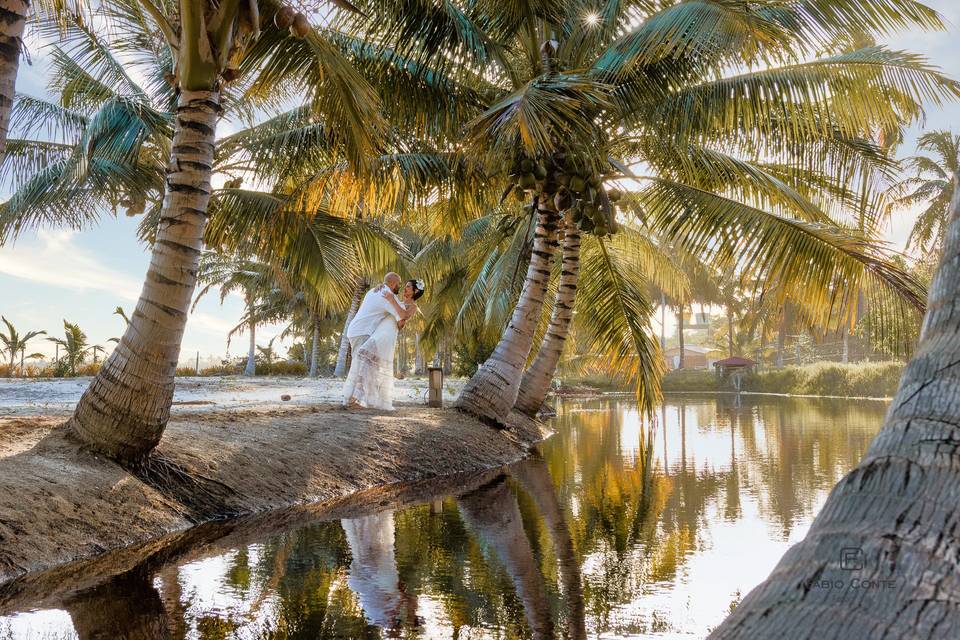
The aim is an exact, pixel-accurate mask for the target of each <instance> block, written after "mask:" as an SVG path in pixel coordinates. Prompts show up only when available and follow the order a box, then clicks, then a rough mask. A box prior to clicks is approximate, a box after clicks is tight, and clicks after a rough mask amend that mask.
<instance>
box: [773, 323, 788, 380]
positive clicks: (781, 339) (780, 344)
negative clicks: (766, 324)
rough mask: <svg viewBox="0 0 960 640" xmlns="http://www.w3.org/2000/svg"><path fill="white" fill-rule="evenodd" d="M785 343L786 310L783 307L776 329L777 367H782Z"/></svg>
mask: <svg viewBox="0 0 960 640" xmlns="http://www.w3.org/2000/svg"><path fill="white" fill-rule="evenodd" d="M786 345H787V310H786V308H784V310H783V316H782V317H781V318H780V327H779V328H778V329H777V361H776V363H775V365H776V367H777V369H783V350H784V349H785V348H786Z"/></svg>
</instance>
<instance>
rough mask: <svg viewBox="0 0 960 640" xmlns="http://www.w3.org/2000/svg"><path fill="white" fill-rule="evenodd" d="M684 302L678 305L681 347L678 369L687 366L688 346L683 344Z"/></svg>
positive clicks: (678, 327) (678, 332)
mask: <svg viewBox="0 0 960 640" xmlns="http://www.w3.org/2000/svg"><path fill="white" fill-rule="evenodd" d="M684 306H685V305H684V304H683V303H682V302H681V303H680V306H679V307H677V343H678V345H679V347H680V363H679V365H678V366H677V369H683V368H684V367H685V366H687V358H686V347H684V344H683V309H684Z"/></svg>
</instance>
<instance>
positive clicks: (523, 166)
mask: <svg viewBox="0 0 960 640" xmlns="http://www.w3.org/2000/svg"><path fill="white" fill-rule="evenodd" d="M533 166H534V165H533V160H531V159H530V158H524V159H523V160H521V161H520V170H521V171H522V172H523V173H532V172H533Z"/></svg>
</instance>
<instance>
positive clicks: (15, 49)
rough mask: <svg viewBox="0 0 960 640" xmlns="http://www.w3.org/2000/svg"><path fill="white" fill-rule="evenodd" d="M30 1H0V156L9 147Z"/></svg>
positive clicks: (0, 156)
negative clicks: (8, 140)
mask: <svg viewBox="0 0 960 640" xmlns="http://www.w3.org/2000/svg"><path fill="white" fill-rule="evenodd" d="M29 10H30V2H29V0H0V158H2V157H3V156H4V152H5V151H6V148H7V131H8V130H9V128H10V110H11V109H12V108H13V97H14V95H15V94H16V91H17V71H18V70H19V68H20V48H21V45H22V39H23V28H24V26H25V25H26V24H27V12H28V11H29Z"/></svg>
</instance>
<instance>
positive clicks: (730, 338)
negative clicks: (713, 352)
mask: <svg viewBox="0 0 960 640" xmlns="http://www.w3.org/2000/svg"><path fill="white" fill-rule="evenodd" d="M727 351H729V353H730V357H731V358H732V357H733V356H734V353H733V308H732V307H730V306H729V305H727Z"/></svg>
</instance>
